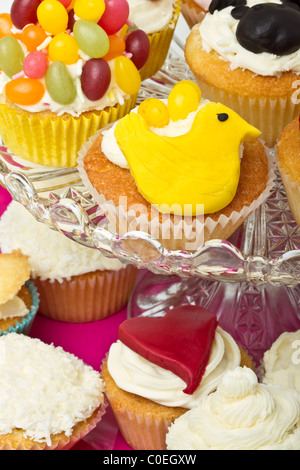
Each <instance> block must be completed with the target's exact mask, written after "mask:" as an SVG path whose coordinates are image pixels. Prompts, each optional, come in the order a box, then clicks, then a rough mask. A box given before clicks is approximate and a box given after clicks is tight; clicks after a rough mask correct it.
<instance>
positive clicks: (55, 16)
mask: <svg viewBox="0 0 300 470" xmlns="http://www.w3.org/2000/svg"><path fill="white" fill-rule="evenodd" d="M37 17H38V20H39V22H40V25H41V26H42V28H44V30H45V31H47V33H50V34H58V33H62V32H63V31H65V30H66V29H67V26H68V21H69V17H68V13H67V10H66V9H65V7H64V6H63V5H62V4H61V3H60V2H59V1H58V0H43V2H42V3H41V4H40V5H39V7H38V9H37Z"/></svg>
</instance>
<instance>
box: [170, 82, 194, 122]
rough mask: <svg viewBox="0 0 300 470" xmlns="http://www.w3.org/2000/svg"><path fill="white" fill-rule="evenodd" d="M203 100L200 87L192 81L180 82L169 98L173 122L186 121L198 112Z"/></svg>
mask: <svg viewBox="0 0 300 470" xmlns="http://www.w3.org/2000/svg"><path fill="white" fill-rule="evenodd" d="M200 99H201V91H200V89H199V87H198V86H197V85H196V84H195V83H194V82H192V81H190V80H183V81H181V82H178V83H177V84H176V85H175V86H174V87H173V88H172V90H171V92H170V94H169V97H168V108H169V113H170V116H171V119H172V121H178V120H179V119H185V118H186V117H187V115H188V114H189V113H191V112H192V111H196V110H197V108H198V106H199V102H200Z"/></svg>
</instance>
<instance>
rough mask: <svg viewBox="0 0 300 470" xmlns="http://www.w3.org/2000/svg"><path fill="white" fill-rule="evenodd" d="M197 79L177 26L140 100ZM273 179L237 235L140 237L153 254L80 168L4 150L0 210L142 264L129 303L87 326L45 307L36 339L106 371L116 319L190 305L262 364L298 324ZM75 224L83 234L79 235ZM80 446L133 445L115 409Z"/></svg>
mask: <svg viewBox="0 0 300 470" xmlns="http://www.w3.org/2000/svg"><path fill="white" fill-rule="evenodd" d="M191 78H192V79H193V77H192V75H191V73H190V71H189V69H188V66H187V64H186V63H185V61H184V60H183V44H182V40H181V39H180V37H179V36H177V35H176V32H175V36H174V39H173V43H172V45H171V49H170V53H169V56H168V59H167V62H166V64H165V65H164V67H163V69H162V71H161V72H159V73H158V74H157V75H156V77H155V79H148V80H146V81H145V82H144V83H143V85H142V88H141V90H140V93H139V96H138V102H141V101H142V100H144V99H145V98H147V97H149V96H153V95H154V96H156V97H158V98H165V97H166V96H167V95H168V93H169V90H170V89H171V88H172V86H173V84H174V83H175V82H176V81H178V80H180V79H191ZM274 182H275V184H274V186H273V188H272V190H271V191H270V194H269V197H268V198H267V200H266V201H265V202H264V203H263V204H262V205H261V206H260V207H259V208H258V209H257V210H256V211H255V212H254V213H253V214H252V215H251V216H250V217H249V218H248V219H247V221H246V222H245V223H244V224H243V225H242V226H241V227H240V229H238V230H237V231H236V232H235V233H234V235H233V236H232V237H231V238H230V239H229V240H227V241H220V240H212V241H211V242H208V243H206V244H205V246H204V247H203V248H201V249H199V250H198V251H197V252H193V253H185V252H171V251H169V250H165V249H163V248H162V247H161V246H160V245H159V243H157V242H156V241H155V240H152V239H150V238H149V237H143V236H142V235H141V237H140V238H141V240H142V243H143V244H144V245H146V246H147V248H148V250H147V254H148V256H147V257H145V256H143V253H144V251H143V250H139V249H137V248H136V247H137V245H136V244H135V241H136V234H134V235H133V234H132V235H130V234H129V236H127V237H118V236H117V235H116V234H113V233H111V232H110V231H109V230H108V227H107V221H106V219H105V217H104V215H103V214H102V212H101V211H100V210H99V207H98V206H97V204H95V201H94V200H93V197H92V196H91V194H90V193H89V192H88V191H87V190H86V189H85V188H84V187H83V185H82V182H81V178H80V175H79V173H78V171H77V170H76V169H74V168H71V169H61V168H52V167H39V166H38V165H34V164H32V163H30V164H29V163H28V162H25V161H24V160H21V159H19V158H17V157H15V156H14V155H11V154H10V153H9V152H8V151H7V149H6V148H5V147H0V184H2V186H3V187H1V185H0V216H1V213H2V212H3V211H4V210H5V207H6V205H7V204H8V203H9V201H10V200H11V197H13V198H14V199H16V200H18V201H19V202H21V203H22V204H24V205H26V206H27V208H28V209H29V211H30V212H31V213H32V214H33V215H35V217H36V218H37V219H38V220H40V221H41V222H42V223H47V224H48V225H49V226H51V227H52V228H54V229H57V228H59V229H60V230H63V231H64V232H65V233H66V234H68V235H70V234H71V233H73V235H72V238H73V239H74V240H75V241H77V242H80V243H83V244H85V245H87V246H96V247H97V248H98V249H100V250H101V251H103V252H104V253H105V254H106V255H108V256H110V255H111V256H117V257H119V258H120V259H123V260H124V259H125V260H126V261H129V262H131V263H133V264H135V265H136V266H138V267H139V268H140V275H139V278H138V282H137V285H136V288H135V291H134V293H133V295H132V297H131V299H130V302H129V304H128V306H127V309H123V310H122V311H121V312H119V313H117V314H116V315H114V316H112V317H109V318H106V319H103V320H100V321H96V322H93V323H85V324H76V323H74V324H71V323H64V322H57V321H55V320H50V319H47V318H45V317H42V316H41V315H39V314H37V315H36V316H35V318H34V321H33V323H32V326H31V329H30V336H33V337H38V338H40V339H41V340H43V341H45V342H47V343H51V342H53V343H54V345H57V346H62V347H63V348H64V349H65V350H66V351H69V352H72V353H74V354H75V355H77V356H78V357H79V358H81V359H83V360H84V361H85V362H86V363H87V364H90V365H91V366H93V367H95V368H96V369H99V368H100V366H101V364H102V361H103V358H104V357H105V354H106V353H107V351H108V349H109V346H110V344H111V343H112V342H114V341H115V340H116V338H117V328H118V325H119V324H120V323H121V322H122V321H123V320H125V319H126V318H127V317H128V316H129V317H130V316H137V315H140V314H143V313H147V314H157V313H159V312H161V311H162V310H165V309H167V308H168V307H170V306H175V305H179V304H182V303H185V302H189V303H194V304H196V305H202V306H203V307H206V308H210V309H211V310H213V311H215V312H216V313H217V316H218V318H219V322H220V325H221V326H222V327H223V328H224V329H226V330H227V331H228V332H229V333H231V334H232V335H233V336H234V338H235V339H236V341H238V342H239V343H240V344H241V346H242V347H244V348H245V349H246V350H247V351H248V352H249V355H250V356H251V357H252V358H253V360H254V362H255V363H256V364H259V362H260V360H261V358H262V355H263V352H264V351H265V350H266V349H268V348H269V347H270V346H271V344H272V342H273V341H274V340H275V339H276V338H277V337H278V336H279V335H280V334H281V333H282V332H283V331H294V330H296V329H299V328H300V287H299V280H300V269H299V266H300V264H299V259H300V229H299V228H298V226H297V225H296V223H295V221H294V219H293V216H292V215H291V212H290V210H289V207H288V201H287V197H286V194H285V191H284V188H283V186H282V183H281V180H280V177H279V175H278V173H277V171H275V173H274ZM4 188H5V189H4ZM70 221H72V229H74V228H76V229H77V230H76V231H74V230H73V232H72V229H71V228H70ZM96 225H97V227H98V228H97V230H95V227H96ZM146 268H147V269H146ZM99 339H100V341H99ZM74 449H75V450H107V449H109V450H129V447H128V446H127V444H126V443H125V441H124V439H123V438H122V436H121V435H120V433H119V431H118V428H117V425H116V423H115V420H114V418H113V416H112V413H111V412H110V409H108V410H107V411H106V415H105V417H104V418H103V419H102V421H101V422H100V423H99V425H98V426H97V428H96V429H95V430H93V431H92V432H91V433H90V434H89V435H88V436H86V437H85V438H84V439H83V440H82V441H80V442H79V443H77V444H76V445H75V447H74Z"/></svg>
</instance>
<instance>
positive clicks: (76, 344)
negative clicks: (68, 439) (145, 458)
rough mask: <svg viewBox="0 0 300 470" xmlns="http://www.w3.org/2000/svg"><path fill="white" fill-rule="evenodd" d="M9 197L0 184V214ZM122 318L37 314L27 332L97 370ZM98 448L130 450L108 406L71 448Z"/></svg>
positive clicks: (116, 316) (122, 314)
mask: <svg viewBox="0 0 300 470" xmlns="http://www.w3.org/2000/svg"><path fill="white" fill-rule="evenodd" d="M10 201H11V197H10V195H9V194H8V192H7V191H6V190H5V189H4V188H2V187H1V186H0V216H1V215H2V213H3V212H4V210H5V208H6V206H7V204H8V203H9V202H10ZM125 319H126V309H124V310H122V311H121V312H119V313H117V314H115V315H113V316H111V317H108V318H106V319H104V320H100V321H98V322H90V323H64V322H57V321H54V320H50V319H48V318H45V317H43V316H42V315H39V314H37V316H36V318H35V320H34V323H33V325H32V328H31V331H30V336H32V337H34V338H40V339H41V340H42V341H44V342H45V343H48V344H51V343H53V344H54V345H55V346H61V347H62V348H63V349H64V350H65V351H67V352H70V353H73V354H75V355H76V356H77V357H79V358H80V359H82V360H83V361H84V362H85V363H86V364H89V365H90V366H92V367H93V368H94V369H96V370H99V369H100V367H101V364H102V361H103V359H104V357H105V355H106V353H107V351H108V349H109V347H110V345H111V343H112V342H114V341H115V340H116V338H117V330H118V326H119V324H120V323H121V322H122V321H123V320H125ZM101 449H102V450H104V449H107V450H130V448H129V447H128V446H127V444H126V443H125V441H124V439H123V438H122V436H121V435H120V433H119V431H118V428H117V426H116V423H115V420H114V418H113V415H112V412H111V410H110V408H108V410H107V412H106V414H105V415H104V417H103V418H102V420H101V422H100V423H99V425H98V426H97V428H96V429H95V430H94V431H92V432H91V433H90V434H89V435H88V436H87V437H86V438H85V439H84V440H82V441H80V442H79V443H78V444H76V446H75V447H74V448H73V449H72V450H101Z"/></svg>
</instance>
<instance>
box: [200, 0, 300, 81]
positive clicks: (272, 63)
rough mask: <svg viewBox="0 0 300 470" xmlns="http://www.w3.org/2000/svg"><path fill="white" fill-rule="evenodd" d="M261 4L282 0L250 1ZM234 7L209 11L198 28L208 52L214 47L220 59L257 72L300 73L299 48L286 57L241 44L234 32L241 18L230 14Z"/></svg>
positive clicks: (251, 3) (203, 45)
mask: <svg viewBox="0 0 300 470" xmlns="http://www.w3.org/2000/svg"><path fill="white" fill-rule="evenodd" d="M259 3H279V4H281V1H280V0H247V5H248V6H249V7H252V6H254V5H257V4H259ZM232 9H233V7H232V6H230V7H227V8H224V9H223V10H220V11H218V10H216V11H215V12H214V13H213V14H210V13H207V15H205V17H204V19H203V21H202V22H201V24H200V25H196V26H195V27H196V28H199V33H200V37H201V40H202V47H203V49H204V50H205V51H206V52H210V51H211V50H214V51H216V52H218V54H220V56H221V58H222V59H224V60H225V61H228V62H229V63H230V67H231V69H236V68H238V67H240V68H242V69H248V70H251V71H252V72H254V73H256V74H258V75H264V76H267V75H280V74H281V73H282V72H287V71H293V72H295V73H300V49H298V51H296V52H293V53H292V54H287V55H284V56H277V55H275V54H269V53H267V52H262V53H260V54H255V53H254V52H251V51H248V50H247V49H245V48H244V47H243V46H241V45H240V44H239V42H238V40H237V38H236V35H235V32H236V28H237V25H238V22H239V20H236V19H234V18H233V17H232V16H231V13H230V12H231V10H232Z"/></svg>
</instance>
